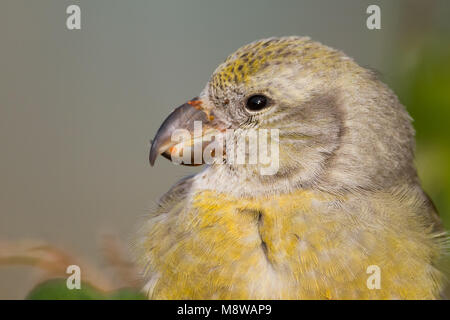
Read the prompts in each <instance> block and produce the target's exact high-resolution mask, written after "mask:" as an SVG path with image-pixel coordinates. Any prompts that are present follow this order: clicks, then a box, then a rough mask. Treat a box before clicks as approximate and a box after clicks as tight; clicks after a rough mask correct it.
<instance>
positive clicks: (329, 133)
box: [150, 37, 416, 193]
mask: <svg viewBox="0 0 450 320" xmlns="http://www.w3.org/2000/svg"><path fill="white" fill-rule="evenodd" d="M195 122H197V123H200V126H197V129H200V128H201V130H198V131H197V133H195V132H194V131H195V130H194V127H195V125H194V124H195ZM261 129H262V130H261ZM177 130H184V132H185V133H186V132H187V133H190V136H188V135H186V134H183V133H181V134H179V135H178V136H177V135H174V132H176V131H177ZM199 132H200V133H199ZM261 132H262V134H261ZM272 133H273V134H272ZM252 134H253V135H254V134H256V136H257V137H256V140H253V138H252V137H254V136H252ZM199 135H200V136H201V137H203V138H206V139H203V140H201V139H199ZM174 136H175V139H174ZM212 136H214V137H215V138H214V139H212V140H210V138H211V137H212ZM219 136H220V137H221V139H218V138H217V137H219ZM180 137H182V138H180ZM264 139H265V140H266V142H267V143H266V144H264V145H261V144H260V143H261V141H262V140H264ZM205 140H206V141H205ZM209 141H216V144H213V143H211V142H209ZM219 141H220V144H221V145H223V146H224V147H223V153H222V154H217V152H216V151H217V150H218V149H214V148H213V147H212V146H213V145H215V146H217V145H219V143H218V142H219ZM231 143H233V148H232V149H230V148H229V147H230V146H229V145H230V144H231ZM252 143H253V144H254V145H255V146H254V148H252V147H251V145H252ZM186 146H191V147H192V148H191V149H190V150H189V153H190V154H189V157H183V159H185V160H184V162H185V164H186V159H188V160H193V162H194V164H201V163H203V162H204V161H205V154H207V155H210V154H211V153H212V154H213V155H214V157H212V159H213V160H212V161H211V162H210V164H211V167H212V169H215V170H216V173H220V176H221V178H223V179H227V176H228V175H230V176H232V177H234V178H235V179H236V177H240V178H242V179H245V180H246V181H253V182H254V187H255V188H257V189H261V191H262V192H266V193H267V190H270V191H274V190H275V191H279V190H291V189H292V188H299V187H309V186H315V187H321V188H324V189H327V190H334V191H339V190H342V189H355V188H359V189H374V188H378V187H385V186H386V185H387V184H395V183H396V182H398V181H399V179H415V175H416V174H415V169H414V166H413V163H412V162H413V149H414V131H413V129H412V126H411V124H410V117H409V115H408V114H407V112H406V110H405V109H404V107H403V106H402V105H401V104H400V103H399V102H398V100H397V98H396V96H395V95H394V94H393V93H392V92H391V91H390V90H389V88H387V86H385V85H384V84H382V83H381V82H380V81H379V80H378V79H377V78H376V77H375V76H374V74H373V72H371V71H368V70H366V69H364V68H361V67H360V66H358V65H357V64H356V63H355V62H354V61H353V60H352V59H350V58H349V57H347V56H346V55H344V54H343V53H342V52H340V51H337V50H334V49H332V48H329V47H327V46H324V45H322V44H320V43H317V42H314V41H311V40H310V39H309V38H304V37H302V38H301V37H283V38H270V39H265V40H261V41H257V42H253V43H251V44H248V45H246V46H244V47H242V48H240V49H238V50H237V51H236V52H235V53H233V54H231V55H230V56H229V57H228V58H227V59H226V60H225V62H223V63H222V64H221V65H220V66H219V67H218V68H217V69H216V71H215V72H214V73H213V75H212V77H211V79H210V81H209V82H208V84H207V85H206V87H205V89H204V90H203V91H202V93H201V94H200V95H199V97H197V98H194V99H192V100H191V101H189V102H188V103H185V104H183V105H182V106H180V107H178V108H177V109H176V110H175V111H174V112H173V113H172V114H171V115H169V117H168V118H167V119H166V120H165V122H164V123H163V124H162V126H161V128H160V129H159V130H158V132H157V134H156V137H155V139H154V140H153V143H152V147H151V151H150V163H151V164H152V165H153V163H154V161H155V159H156V157H157V155H158V154H163V155H165V156H166V157H168V158H171V157H172V156H173V155H174V154H177V155H179V156H180V155H183V152H181V153H180V149H182V148H183V147H186ZM273 146H275V148H273ZM263 147H266V148H267V150H266V153H264V154H267V155H268V157H269V158H270V161H269V162H268V161H267V160H265V161H263V162H264V163H262V162H261V161H262V157H261V155H262V154H261V149H262V148H263ZM208 148H209V149H208ZM205 149H207V152H206V153H204V151H205ZM183 150H184V153H185V154H184V156H186V155H187V154H186V150H187V149H183ZM195 150H196V151H197V152H198V151H199V150H200V151H201V152H200V154H197V155H195V154H194V153H195V152H194V151H195ZM233 150H234V151H233ZM239 150H241V151H242V152H243V154H244V155H245V157H244V161H243V162H242V159H241V162H239V161H236V159H237V158H236V157H237V154H238V153H239ZM211 151H213V152H211ZM202 152H203V153H202ZM252 153H257V154H256V155H254V156H255V158H253V159H254V160H255V159H256V163H254V162H251V160H250V158H251V155H252ZM231 157H232V158H233V161H232V160H231ZM275 158H276V159H275ZM254 160H253V161H254ZM249 161H250V162H251V163H249ZM274 161H276V164H275V163H274ZM268 167H271V168H272V169H273V168H275V170H266V171H265V172H266V174H264V171H262V170H261V168H268ZM267 172H269V174H267ZM240 178H238V179H240ZM225 183H226V182H225Z"/></svg>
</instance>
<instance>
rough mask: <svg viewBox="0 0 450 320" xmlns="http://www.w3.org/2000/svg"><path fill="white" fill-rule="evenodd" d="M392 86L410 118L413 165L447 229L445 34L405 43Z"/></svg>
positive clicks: (449, 167) (449, 147)
mask: <svg viewBox="0 0 450 320" xmlns="http://www.w3.org/2000/svg"><path fill="white" fill-rule="evenodd" d="M393 68H394V73H395V74H396V75H397V76H396V78H395V81H394V83H392V86H393V88H394V89H395V91H396V93H397V94H398V95H399V98H400V100H401V101H402V103H403V104H404V105H405V106H406V107H407V109H408V111H409V113H410V114H411V116H412V117H413V119H414V127H415V129H416V141H417V168H418V171H419V176H420V179H421V180H422V184H423V187H424V189H425V191H426V192H427V193H428V194H429V195H430V197H431V198H432V200H433V202H434V203H435V205H436V207H437V208H438V211H439V214H440V216H441V217H442V219H443V220H444V224H445V226H446V227H447V229H450V143H449V141H450V122H449V121H450V42H449V38H448V37H446V36H442V37H440V38H439V37H436V38H434V39H426V40H425V41H424V42H423V43H422V44H421V45H419V46H411V47H407V48H406V47H405V48H403V50H401V51H400V55H399V59H397V60H396V63H395V66H394V67H393Z"/></svg>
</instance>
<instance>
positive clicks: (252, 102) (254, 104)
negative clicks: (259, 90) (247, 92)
mask: <svg viewBox="0 0 450 320" xmlns="http://www.w3.org/2000/svg"><path fill="white" fill-rule="evenodd" d="M268 100H269V99H268V98H267V97H266V96H263V95H261V94H255V95H253V96H251V97H250V98H248V99H247V104H246V107H247V109H248V110H250V111H259V110H262V109H264V108H265V107H267V105H268V104H269V103H268Z"/></svg>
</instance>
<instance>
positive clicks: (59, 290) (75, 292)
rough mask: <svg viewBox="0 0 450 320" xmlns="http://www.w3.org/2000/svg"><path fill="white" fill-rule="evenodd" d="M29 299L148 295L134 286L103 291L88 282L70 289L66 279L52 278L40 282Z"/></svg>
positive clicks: (142, 297)
mask: <svg viewBox="0 0 450 320" xmlns="http://www.w3.org/2000/svg"><path fill="white" fill-rule="evenodd" d="M26 299H28V300H145V299H146V297H145V295H143V294H142V293H140V292H139V291H137V290H135V289H133V288H123V289H119V290H117V291H113V292H110V293H106V292H103V291H101V290H99V289H97V288H95V287H93V286H91V285H90V284H88V283H81V289H72V290H69V289H68V288H67V286H66V279H51V280H48V281H45V282H43V283H40V284H38V285H37V286H36V287H35V288H34V289H33V290H32V291H31V292H30V293H29V294H28V296H27V297H26Z"/></svg>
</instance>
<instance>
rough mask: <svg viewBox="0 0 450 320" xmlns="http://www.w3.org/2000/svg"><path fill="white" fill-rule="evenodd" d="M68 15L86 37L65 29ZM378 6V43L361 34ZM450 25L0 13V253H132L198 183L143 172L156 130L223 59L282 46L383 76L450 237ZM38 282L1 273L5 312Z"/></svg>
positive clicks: (274, 4)
mask: <svg viewBox="0 0 450 320" xmlns="http://www.w3.org/2000/svg"><path fill="white" fill-rule="evenodd" d="M70 4H77V5H79V6H80V8H81V30H67V28H66V18H67V14H66V8H67V6H69V5H70ZM370 4H377V5H379V6H380V8H381V26H382V29H381V30H368V29H367V27H366V19H367V17H368V14H366V8H367V7H368V6H369V5H370ZM449 17H450V2H449V1H448V0H441V1H433V0H422V1H416V0H403V1H400V0H397V1H388V0H387V1H375V0H371V1H365V0H358V1H356V0H353V1H352V0H346V1H343V0H341V1H334V0H327V1H325V0H308V1H299V0H296V1H294V0H292V1H289V0H278V1H268V0H254V1H250V0H228V1H206V0H204V1H200V0H197V1H193V0H189V1H171V0H164V1H162V0H161V1H144V0H140V1H138V0H132V1H119V0H96V1H92V0H91V1H88V0H70V1H69V0H65V1H61V0H41V1H27V0H2V1H1V2H0V148H1V149H0V150H1V151H0V241H3V242H4V243H14V242H20V241H23V240H42V241H46V242H48V243H51V244H56V245H58V246H61V247H63V248H67V249H68V250H70V252H74V253H75V254H77V255H79V256H82V257H84V258H85V259H87V260H89V261H91V262H92V263H94V264H98V265H100V266H102V264H104V262H103V261H102V259H101V258H100V257H99V254H98V242H99V236H100V234H102V232H107V233H108V232H109V233H112V234H115V235H117V237H118V238H119V239H120V240H121V241H123V242H124V243H126V242H127V241H128V239H129V238H130V237H131V236H132V235H133V232H134V230H135V228H136V225H137V224H138V223H139V221H142V220H141V219H142V216H143V215H144V214H146V212H147V211H148V210H149V208H151V207H152V206H153V205H154V203H155V200H157V199H158V197H159V196H161V195H162V194H163V193H164V192H165V191H166V190H168V189H169V187H170V186H171V185H172V184H173V183H175V182H176V181H177V180H178V179H180V178H181V177H183V176H185V175H187V174H189V173H192V172H195V171H198V170H200V169H199V168H194V169H192V168H186V167H180V166H174V165H172V164H171V163H170V162H169V161H162V160H161V159H158V161H157V165H156V167H154V168H151V167H150V166H149V164H148V160H147V159H148V149H149V140H150V139H151V138H152V137H153V135H154V134H155V132H156V130H157V129H158V127H159V125H160V123H161V122H162V120H163V119H164V118H165V117H166V116H167V115H168V113H169V112H170V111H171V110H172V109H173V108H175V107H176V106H178V105H180V104H181V103H183V102H184V101H186V100H187V99H189V98H192V97H194V96H196V95H197V94H198V93H199V92H200V90H201V89H202V88H203V86H204V85H205V84H206V82H207V81H208V79H209V76H210V74H211V73H212V72H213V71H214V69H215V67H216V66H217V65H218V64H219V63H220V62H222V61H223V60H224V59H225V58H226V56H227V55H228V54H229V53H231V52H233V51H234V50H235V49H237V48H239V47H240V46H242V45H244V44H246V43H248V42H251V41H254V40H257V39H260V38H265V37H270V36H283V35H308V36H310V37H312V38H313V39H314V40H318V41H320V42H322V43H324V44H327V45H329V46H332V47H335V48H338V49H341V50H343V51H344V52H345V53H347V54H348V55H349V56H351V57H353V58H355V60H356V61H357V62H358V63H359V64H360V65H362V66H365V67H369V68H372V69H375V70H378V72H379V74H380V77H381V79H382V80H383V81H384V82H386V83H388V84H389V85H390V86H391V87H392V88H393V89H394V91H395V92H396V93H397V94H398V95H399V97H400V100H401V101H402V102H403V104H405V105H406V107H407V108H408V110H409V112H410V114H411V115H412V117H413V118H414V119H415V122H414V126H415V128H416V131H417V167H418V169H419V173H420V178H421V180H422V182H423V186H424V188H425V190H426V191H427V192H428V193H429V195H430V196H431V198H432V199H433V201H434V202H435V204H436V206H437V208H438V210H439V212H440V215H441V216H442V217H443V219H444V223H445V225H446V227H447V229H449V228H450V145H449V142H448V141H449V139H450V122H449V119H450V19H449ZM0 250H2V246H1V245H0ZM0 255H1V252H0ZM1 262H2V260H1V259H0V263H1ZM34 281H35V274H34V272H33V271H32V269H31V268H29V267H25V266H19V265H14V266H0V299H21V298H24V297H25V295H26V294H27V292H28V291H29V290H30V288H31V287H32V285H33V284H34Z"/></svg>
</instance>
